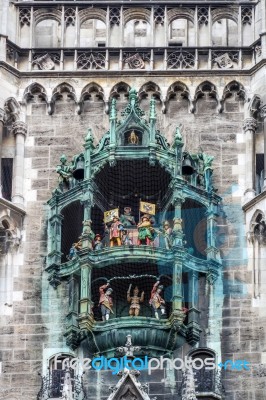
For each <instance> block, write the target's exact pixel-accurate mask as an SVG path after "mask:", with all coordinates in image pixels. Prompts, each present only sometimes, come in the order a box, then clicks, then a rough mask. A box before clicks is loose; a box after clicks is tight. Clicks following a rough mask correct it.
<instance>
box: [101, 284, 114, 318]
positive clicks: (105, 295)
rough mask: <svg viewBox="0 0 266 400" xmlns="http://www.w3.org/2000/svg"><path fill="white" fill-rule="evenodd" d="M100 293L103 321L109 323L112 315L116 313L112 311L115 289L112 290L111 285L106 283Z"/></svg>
mask: <svg viewBox="0 0 266 400" xmlns="http://www.w3.org/2000/svg"><path fill="white" fill-rule="evenodd" d="M99 292H100V300H99V306H100V307H101V314H102V320H103V321H108V320H109V317H110V313H112V314H113V313H114V312H113V309H112V307H113V299H112V297H111V294H112V292H113V289H111V288H110V283H106V284H105V285H102V286H100V288H99Z"/></svg>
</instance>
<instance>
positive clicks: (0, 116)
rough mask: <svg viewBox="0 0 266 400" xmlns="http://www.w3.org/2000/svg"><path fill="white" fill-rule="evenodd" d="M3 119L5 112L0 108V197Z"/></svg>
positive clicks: (0, 188) (0, 191)
mask: <svg viewBox="0 0 266 400" xmlns="http://www.w3.org/2000/svg"><path fill="white" fill-rule="evenodd" d="M5 118H6V114H5V111H4V110H3V109H2V108H0V197H2V183H1V160H2V141H3V129H4V123H5Z"/></svg>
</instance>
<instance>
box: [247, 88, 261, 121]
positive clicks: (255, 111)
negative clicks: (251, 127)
mask: <svg viewBox="0 0 266 400" xmlns="http://www.w3.org/2000/svg"><path fill="white" fill-rule="evenodd" d="M261 105H262V99H261V97H260V96H259V95H258V94H254V96H253V97H252V99H251V100H250V102H249V106H248V114H249V117H251V118H255V119H256V118H257V117H258V116H259V113H260V107H261Z"/></svg>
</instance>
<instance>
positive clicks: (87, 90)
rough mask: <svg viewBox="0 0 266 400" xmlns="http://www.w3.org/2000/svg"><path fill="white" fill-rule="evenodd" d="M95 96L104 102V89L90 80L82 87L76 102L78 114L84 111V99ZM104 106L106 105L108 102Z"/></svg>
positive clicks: (91, 98)
mask: <svg viewBox="0 0 266 400" xmlns="http://www.w3.org/2000/svg"><path fill="white" fill-rule="evenodd" d="M95 98H98V101H102V102H104V91H103V88H102V87H101V86H100V85H98V83H95V82H91V83H89V84H88V85H86V86H85V87H84V88H83V89H82V92H81V96H80V100H79V102H78V114H80V113H81V112H83V111H84V102H85V101H86V100H93V99H95ZM106 106H107V107H108V102H107V105H106ZM106 111H108V110H106Z"/></svg>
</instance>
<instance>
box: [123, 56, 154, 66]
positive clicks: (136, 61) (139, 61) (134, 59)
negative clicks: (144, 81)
mask: <svg viewBox="0 0 266 400" xmlns="http://www.w3.org/2000/svg"><path fill="white" fill-rule="evenodd" d="M123 58H124V63H126V64H128V66H129V68H130V69H144V68H145V61H150V57H149V54H148V53H142V54H140V53H136V54H133V55H131V54H130V53H125V54H124V57H123Z"/></svg>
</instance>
